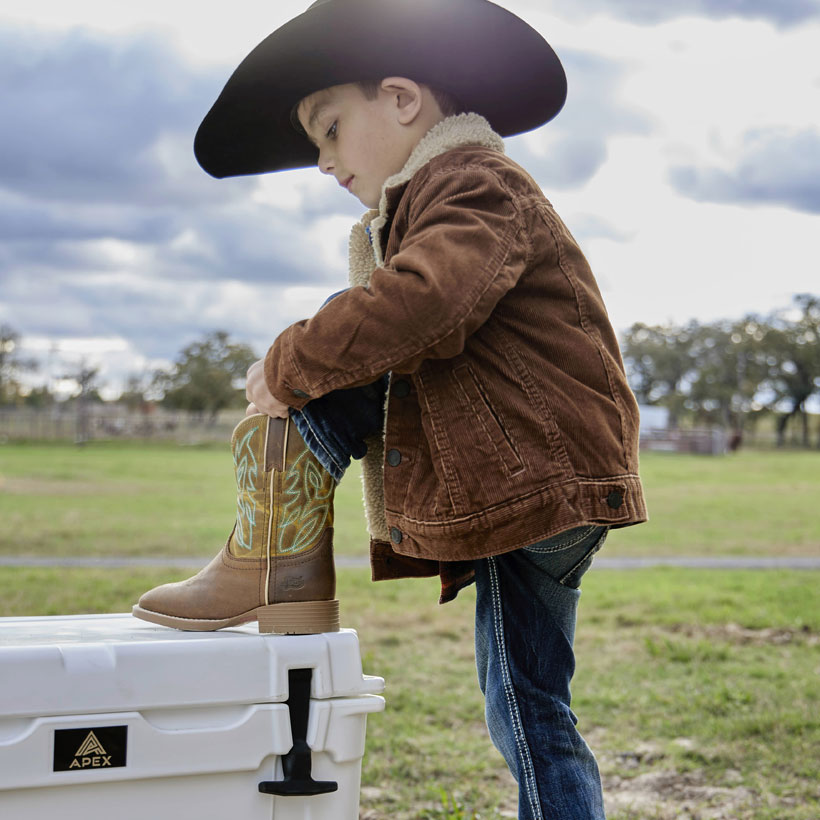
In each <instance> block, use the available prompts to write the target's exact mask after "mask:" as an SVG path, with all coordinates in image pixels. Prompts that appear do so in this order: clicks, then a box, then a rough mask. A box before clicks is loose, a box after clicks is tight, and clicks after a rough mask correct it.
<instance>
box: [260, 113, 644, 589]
mask: <svg viewBox="0 0 820 820" xmlns="http://www.w3.org/2000/svg"><path fill="white" fill-rule="evenodd" d="M453 121H455V122H453ZM479 121H480V122H479ZM365 225H367V226H369V228H370V238H369V239H368V238H367V232H366V231H365V229H364V226H365ZM351 239H352V242H351V281H352V283H353V284H355V285H358V286H356V287H352V288H351V289H350V290H348V291H346V292H345V293H343V294H340V295H339V296H338V297H337V298H335V299H334V300H333V301H332V302H331V303H329V304H328V305H326V306H325V308H323V310H322V311H320V312H319V313H318V314H317V315H316V316H314V317H313V318H311V319H309V320H306V321H303V322H298V323H296V324H295V325H292V326H291V327H290V328H288V329H287V330H286V331H284V332H283V333H282V334H281V335H280V336H279V338H278V339H277V340H276V341H275V343H274V344H273V346H272V347H271V349H270V351H269V352H268V355H267V358H266V377H267V381H268V385H269V387H270V389H271V392H272V393H273V394H274V395H275V396H276V397H277V398H279V399H280V400H281V401H284V402H286V403H288V404H291V405H292V406H297V407H298V406H303V405H304V403H306V401H308V400H309V398H307V399H306V398H304V396H307V397H315V396H319V395H323V394H325V393H327V392H329V391H331V390H335V389H337V388H340V387H351V386H356V385H361V384H367V383H369V382H371V381H373V380H374V379H375V378H376V377H378V376H380V375H382V374H383V373H385V372H387V371H392V374H393V375H392V382H391V389H390V391H389V392H388V399H387V407H386V419H385V436H384V440H385V447H386V450H387V451H391V450H393V451H395V453H397V454H398V456H396V455H395V454H394V456H393V458H392V461H391V462H388V461H385V460H383V458H382V456H381V455H379V456H378V463H372V462H371V463H370V464H368V465H366V473H368V474H371V478H372V480H373V481H374V482H375V483H376V484H378V483H379V478H380V477H383V487H384V502H380V501H378V500H377V499H376V498H375V496H373V495H371V496H370V498H369V500H368V506H369V508H370V510H369V512H370V526H371V536H372V537H373V539H374V550H373V553H372V557H373V562H374V566H373V570H374V577H397V575H399V574H407V572H408V566H407V561H406V560H401V561H398V560H397V561H394V562H393V564H394V568H393V569H391V567H390V566H389V562H388V561H386V558H387V557H389V554H388V552H389V551H392V552H394V553H396V554H398V555H401V556H404V557H405V558H417V559H422V560H423V561H425V562H428V563H425V564H424V565H423V567H422V566H419V570H420V571H422V570H424V572H425V574H430V570H431V567H432V566H434V565H431V564H430V563H429V562H430V561H433V562H436V561H443V562H459V561H470V560H473V559H476V558H482V557H487V556H490V555H496V554H500V553H503V552H507V551H510V550H514V549H518V548H520V547H523V546H527V545H529V544H532V543H535V542H536V541H539V540H542V539H544V538H548V537H550V536H552V535H555V534H557V533H559V532H562V531H564V530H567V529H571V528H573V527H578V526H583V525H588V524H599V525H606V526H625V525H627V524H634V523H638V522H640V521H643V520H645V519H646V508H645V503H644V497H643V491H642V488H641V484H640V480H639V478H638V411H637V405H636V402H635V399H634V397H633V395H632V393H631V391H630V390H629V387H628V385H627V382H626V378H625V375H624V370H623V364H622V361H621V356H620V352H619V348H618V344H617V339H616V337H615V333H614V331H613V329H612V327H611V325H610V322H609V319H608V317H607V314H606V310H605V307H604V304H603V300H602V298H601V294H600V292H599V290H598V287H597V284H596V282H595V280H594V277H593V275H592V273H591V271H590V269H589V266H588V264H587V262H586V259H585V258H584V256H583V254H582V253H581V251H580V249H579V247H578V245H577V243H576V242H575V240H574V239H573V237H572V236H571V234H570V232H569V231H568V230H567V228H566V226H565V225H564V224H563V223H562V222H561V220H560V219H559V217H558V216H557V214H556V213H555V211H554V210H553V208H552V206H551V205H550V203H549V202H548V201H547V199H546V198H545V197H544V195H543V192H542V191H541V189H540V188H539V187H538V185H537V184H536V183H535V182H534V181H533V180H532V178H531V177H530V176H529V175H528V174H527V173H526V172H525V171H523V169H521V168H520V167H519V166H518V165H516V163H514V162H513V161H512V160H510V159H508V158H507V157H505V156H504V154H503V153H502V150H501V146H500V139H498V137H497V135H495V134H493V132H492V130H491V129H490V128H489V125H488V124H487V123H486V122H484V121H483V120H482V118H480V117H476V115H468V116H466V117H465V116H464V115H462V116H461V117H455V118H448V120H445V121H444V122H443V123H440V124H439V126H436V128H435V129H433V131H431V132H430V134H429V135H428V137H426V138H425V140H423V141H422V142H421V143H420V144H419V146H418V147H417V150H416V151H414V153H413V155H412V156H411V158H410V160H409V161H408V164H407V166H406V168H405V170H404V171H403V172H401V173H400V174H398V175H397V176H396V177H393V178H391V179H390V180H388V181H387V183H386V184H385V189H384V195H383V197H382V202H381V203H380V208H379V209H378V211H370V212H369V213H368V214H367V215H366V217H365V220H364V222H363V224H362V225H361V226H358V227H356V228H354V232H353V234H352V237H351ZM365 240H367V241H368V245H369V243H370V241H372V244H373V257H372V260H368V261H367V265H365V260H366V259H367V249H366V247H365V245H364V241H365ZM355 260H359V261H360V262H361V263H362V266H361V268H360V269H356V266H355V264H354V262H355ZM371 265H372V266H373V270H372V272H371V273H370V275H369V277H368V276H367V273H366V271H365V270H364V267H367V266H371ZM397 381H402V382H406V383H407V385H408V386H409V388H410V389H409V391H407V390H406V389H403V390H402V391H401V396H399V395H397V394H396V393H395V392H394V390H393V385H395V383H396V382H397ZM294 391H298V393H294ZM299 394H302V396H301V397H300V396H299ZM379 449H380V448H379ZM379 449H377V452H378V451H379ZM392 462H396V463H392ZM381 510H383V511H384V515H383V517H382V516H381V515H380V512H381ZM451 568H452V569H454V570H456V569H457V572H454V573H450V575H452V576H454V579H453V583H455V582H456V580H457V579H461V580H460V581H459V583H461V582H463V581H464V572H463V567H461V566H460V565H458V564H453V565H452V567H451ZM394 573H395V574H394Z"/></svg>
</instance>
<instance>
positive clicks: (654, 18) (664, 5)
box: [552, 0, 820, 27]
mask: <svg viewBox="0 0 820 820" xmlns="http://www.w3.org/2000/svg"><path fill="white" fill-rule="evenodd" d="M552 7H553V8H554V10H555V11H557V12H559V13H563V14H566V15H567V16H568V17H570V18H577V17H580V16H586V15H588V14H589V13H590V12H592V13H595V12H603V13H607V14H611V15H612V16H614V17H619V18H622V19H625V20H629V21H631V22H635V23H642V24H653V23H661V22H665V21H667V20H672V19H674V18H676V17H683V16H696V17H709V18H712V19H718V20H722V19H727V18H730V17H745V18H748V19H763V20H769V21H770V22H772V23H774V24H775V25H778V26H784V27H786V26H794V25H798V24H799V23H803V22H806V21H807V20H811V19H817V18H820V3H818V1H817V0H552Z"/></svg>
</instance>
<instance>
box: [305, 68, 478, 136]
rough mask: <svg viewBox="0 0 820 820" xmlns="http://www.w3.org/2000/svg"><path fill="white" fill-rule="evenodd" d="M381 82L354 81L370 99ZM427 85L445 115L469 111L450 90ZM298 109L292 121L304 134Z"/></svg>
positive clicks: (451, 115) (377, 93)
mask: <svg viewBox="0 0 820 820" xmlns="http://www.w3.org/2000/svg"><path fill="white" fill-rule="evenodd" d="M381 84H382V81H381V80H359V81H358V82H355V83H353V85H355V86H357V87H358V89H359V90H360V91H361V92H362V94H364V96H365V98H366V99H368V100H375V99H376V97H378V96H379V89H380V88H381ZM425 86H426V87H427V88H429V89H430V93H431V94H432V95H433V99H434V100H435V101H436V102H437V103H438V107H439V108H440V109H441V113H442V114H444V116H445V117H453V116H455V115H456V114H465V113H467V109H466V108H465V107H464V105H462V103H461V102H460V101H459V100H457V99H456V98H455V97H454V96H453V95H452V94H450V93H449V92H448V91H442V90H441V89H440V88H436V87H435V86H432V85H427V84H426V83H425ZM298 110H299V103H296V105H294V106H293V108H292V109H291V112H290V123H291V125H292V126H293V127H294V128H295V129H296V130H297V131H298V132H299V133H300V134H302V135H304V134H305V129H304V128H302V123H301V122H299V116H298V114H297V111H298Z"/></svg>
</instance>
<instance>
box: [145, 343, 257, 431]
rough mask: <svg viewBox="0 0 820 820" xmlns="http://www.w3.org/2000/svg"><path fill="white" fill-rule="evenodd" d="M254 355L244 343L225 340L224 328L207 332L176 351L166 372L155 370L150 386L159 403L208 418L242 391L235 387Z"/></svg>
mask: <svg viewBox="0 0 820 820" xmlns="http://www.w3.org/2000/svg"><path fill="white" fill-rule="evenodd" d="M257 358H258V356H256V354H255V353H254V352H253V350H251V348H250V347H249V346H248V345H245V344H238V343H234V342H231V341H229V336H228V334H227V333H225V332H224V331H215V332H212V333H209V334H207V335H206V336H205V337H204V339H202V340H201V341H198V342H192V343H191V344H189V345H187V346H186V347H185V348H183V350H182V351H181V352H180V354H179V356H178V357H177V360H176V362H175V363H174V366H173V368H172V369H171V371H170V372H165V371H158V372H157V373H156V374H155V377H154V387H155V388H156V389H158V390H159V391H161V392H162V394H163V396H164V398H163V400H162V402H163V404H165V405H166V406H168V407H174V408H178V409H181V410H191V411H194V412H196V413H199V414H202V415H204V414H205V413H207V414H208V415H209V416H210V417H211V419H215V418H216V414H217V413H218V412H219V411H220V410H221V409H222V408H224V407H228V406H230V405H231V404H232V403H235V402H237V401H238V399H239V398H240V397H241V396H243V395H244V393H242V392H241V391H240V390H238V389H237V388H236V387H235V383H236V382H237V381H238V380H240V379H243V378H244V377H245V374H246V373H247V371H248V368H249V367H250V366H251V364H253V362H255V361H256V360H257Z"/></svg>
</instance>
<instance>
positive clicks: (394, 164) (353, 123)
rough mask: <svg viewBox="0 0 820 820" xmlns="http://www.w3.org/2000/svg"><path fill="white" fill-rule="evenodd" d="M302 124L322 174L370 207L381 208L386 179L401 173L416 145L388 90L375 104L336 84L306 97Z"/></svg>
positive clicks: (299, 111)
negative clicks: (333, 178)
mask: <svg viewBox="0 0 820 820" xmlns="http://www.w3.org/2000/svg"><path fill="white" fill-rule="evenodd" d="M297 116H298V117H299V122H300V123H301V125H302V128H304V130H305V133H306V134H307V135H308V138H309V139H310V141H311V142H312V143H314V144H315V145H316V147H317V148H318V149H319V170H320V171H321V172H322V173H323V174H332V175H333V176H335V177H336V179H337V180H338V182H339V184H340V185H341V186H342V187H344V188H346V189H347V190H348V191H350V193H352V194H353V195H354V196H355V197H357V198H358V199H359V201H360V202H361V203H362V204H363V205H365V206H366V207H367V208H376V207H378V204H379V199H380V198H381V190H382V186H383V185H384V182H385V180H386V179H387V178H388V177H390V176H392V175H393V174H395V173H397V172H398V171H400V170H401V169H402V168H403V167H404V164H405V163H406V162H407V158H408V157H409V156H410V153H411V152H412V150H413V148H414V147H415V144H416V142H417V139H416V135H415V134H414V133H412V132H411V130H410V129H407V128H406V127H404V126H403V124H402V121H401V116H400V103H399V101H398V98H397V95H395V94H393V93H391V92H390V91H389V90H386V89H384V88H380V89H379V93H378V96H377V97H376V98H375V99H373V100H370V99H368V98H367V97H365V95H364V93H363V92H362V90H361V89H360V88H359V86H357V85H337V86H333V87H331V88H327V89H324V90H323V91H317V92H316V93H315V94H311V95H310V96H309V97H305V99H304V100H302V101H301V102H300V103H299V106H298V108H297Z"/></svg>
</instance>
